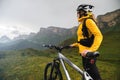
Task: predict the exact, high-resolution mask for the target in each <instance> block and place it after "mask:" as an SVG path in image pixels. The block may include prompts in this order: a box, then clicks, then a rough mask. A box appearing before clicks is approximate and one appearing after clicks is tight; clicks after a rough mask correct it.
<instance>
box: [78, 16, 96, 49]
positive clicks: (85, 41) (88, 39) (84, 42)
mask: <svg viewBox="0 0 120 80" xmlns="http://www.w3.org/2000/svg"><path fill="white" fill-rule="evenodd" d="M87 19H92V18H86V19H85V20H84V22H83V25H82V32H83V34H82V35H83V36H84V37H86V39H81V40H80V41H79V43H80V44H81V45H83V46H87V47H91V46H92V44H93V42H94V35H93V34H92V36H91V37H89V32H88V29H87V27H86V20H87ZM92 20H93V19H92ZM93 21H94V20H93Z"/></svg>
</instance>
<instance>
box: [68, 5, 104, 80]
mask: <svg viewBox="0 0 120 80" xmlns="http://www.w3.org/2000/svg"><path fill="white" fill-rule="evenodd" d="M93 7H94V6H92V5H88V4H82V5H79V6H78V8H77V17H78V21H79V22H80V24H79V26H78V30H77V36H78V42H76V43H73V44H71V45H70V47H78V48H79V53H80V54H81V55H82V62H83V67H84V69H85V70H86V71H87V72H88V73H89V74H90V76H91V77H92V78H93V80H101V77H100V74H99V72H98V69H97V67H96V64H95V62H96V58H92V59H89V58H87V57H86V55H87V53H88V52H95V51H97V50H98V48H99V47H100V44H101V42H102V40H103V36H102V34H101V32H100V30H99V28H98V26H97V25H96V21H95V19H94V16H93V14H92V11H91V10H92V8H93ZM84 28H85V29H84Z"/></svg>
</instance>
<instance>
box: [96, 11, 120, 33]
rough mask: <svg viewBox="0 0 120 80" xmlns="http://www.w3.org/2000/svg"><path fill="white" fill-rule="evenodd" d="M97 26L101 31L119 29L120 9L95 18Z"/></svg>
mask: <svg viewBox="0 0 120 80" xmlns="http://www.w3.org/2000/svg"><path fill="white" fill-rule="evenodd" d="M97 21H98V26H99V27H100V29H101V30H102V31H106V30H108V29H109V30H110V29H111V28H114V27H115V26H117V27H118V28H119V29H120V27H119V26H120V9H118V10H115V11H113V12H108V13H106V14H105V15H99V16H98V17H97Z"/></svg>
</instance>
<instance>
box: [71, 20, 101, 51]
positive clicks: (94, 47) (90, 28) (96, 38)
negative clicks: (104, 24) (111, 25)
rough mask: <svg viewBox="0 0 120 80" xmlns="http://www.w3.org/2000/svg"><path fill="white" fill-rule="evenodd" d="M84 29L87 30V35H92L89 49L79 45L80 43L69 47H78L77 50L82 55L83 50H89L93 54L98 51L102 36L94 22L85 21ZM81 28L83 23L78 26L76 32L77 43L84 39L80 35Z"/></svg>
mask: <svg viewBox="0 0 120 80" xmlns="http://www.w3.org/2000/svg"><path fill="white" fill-rule="evenodd" d="M85 23H86V27H87V29H88V33H89V35H90V36H91V35H92V34H93V35H94V41H93V44H92V46H91V47H86V46H83V45H81V44H80V43H77V42H76V43H73V44H72V45H71V46H73V47H78V48H79V53H82V52H83V51H84V50H89V51H91V52H94V51H96V50H98V48H99V46H100V44H101V42H102V40H103V36H102V34H101V32H100V30H99V28H98V27H97V25H96V23H95V21H93V20H92V19H89V18H88V19H87V20H86V22H85ZM82 26H83V21H82V22H81V24H80V25H79V26H78V30H77V36H78V41H80V40H81V39H84V36H83V35H82V33H83V32H82Z"/></svg>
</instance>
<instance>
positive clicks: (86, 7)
mask: <svg viewBox="0 0 120 80" xmlns="http://www.w3.org/2000/svg"><path fill="white" fill-rule="evenodd" d="M93 8H94V6H93V5H89V4H81V5H79V6H78V8H77V12H80V11H85V12H92V9H93Z"/></svg>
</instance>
